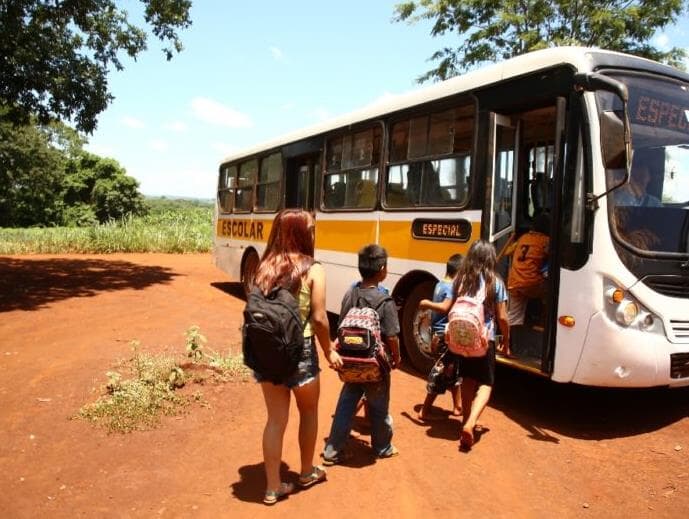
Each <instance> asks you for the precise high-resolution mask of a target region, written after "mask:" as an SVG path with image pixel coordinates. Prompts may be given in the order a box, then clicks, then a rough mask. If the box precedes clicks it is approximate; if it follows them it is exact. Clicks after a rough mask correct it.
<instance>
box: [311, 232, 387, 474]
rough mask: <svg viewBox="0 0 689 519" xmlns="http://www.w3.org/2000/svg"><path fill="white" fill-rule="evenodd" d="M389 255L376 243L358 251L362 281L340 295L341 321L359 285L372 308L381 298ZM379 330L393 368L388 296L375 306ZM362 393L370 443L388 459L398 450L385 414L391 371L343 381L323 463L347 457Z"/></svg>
mask: <svg viewBox="0 0 689 519" xmlns="http://www.w3.org/2000/svg"><path fill="white" fill-rule="evenodd" d="M387 262H388V254H387V252H386V250H385V249H384V248H383V247H381V246H379V245H374V244H371V245H367V246H365V247H364V248H363V249H361V250H360V251H359V274H361V281H360V282H359V283H357V285H355V287H352V288H350V289H349V291H348V292H347V293H346V294H345V296H344V297H343V298H342V307H341V309H340V320H342V319H343V318H344V316H345V315H346V314H347V312H348V311H349V309H350V308H352V307H353V306H354V305H355V304H356V301H354V300H353V299H354V297H353V292H354V288H358V294H359V297H361V298H363V299H364V300H366V301H367V302H368V303H369V304H370V305H371V306H372V307H374V306H375V303H377V302H378V301H379V300H380V291H379V288H378V283H380V282H381V281H383V280H384V279H385V277H386V276H387V273H388V270H387ZM378 316H379V317H380V330H381V335H382V338H383V342H384V343H385V346H386V349H387V353H388V355H389V356H390V357H391V362H390V364H391V366H392V368H393V369H394V368H397V367H399V365H400V348H399V341H398V338H397V335H398V334H399V332H400V325H399V320H398V318H397V308H396V306H395V303H394V301H392V300H391V299H388V300H387V301H385V302H384V303H382V305H380V307H379V308H378ZM362 396H365V397H366V402H367V406H368V411H369V419H370V421H371V446H372V447H373V450H374V451H375V453H376V455H377V456H378V457H380V458H390V457H392V456H395V455H397V454H398V453H399V452H398V451H397V449H396V448H395V446H394V445H392V442H391V441H392V417H391V416H390V414H389V413H388V407H389V405H390V373H386V374H384V375H383V379H382V380H381V381H380V382H370V383H352V382H345V383H344V385H343V386H342V391H341V392H340V398H339V399H338V401H337V407H336V408H335V416H334V418H333V423H332V426H331V428H330V435H329V436H328V439H327V441H326V443H325V448H324V449H323V465H335V464H337V463H341V462H342V461H343V460H345V459H347V458H348V457H349V456H347V455H346V453H345V450H344V448H345V443H346V442H347V439H348V438H349V433H350V431H351V429H352V419H353V418H354V414H355V413H356V409H357V404H358V403H359V400H360V399H361V397H362Z"/></svg>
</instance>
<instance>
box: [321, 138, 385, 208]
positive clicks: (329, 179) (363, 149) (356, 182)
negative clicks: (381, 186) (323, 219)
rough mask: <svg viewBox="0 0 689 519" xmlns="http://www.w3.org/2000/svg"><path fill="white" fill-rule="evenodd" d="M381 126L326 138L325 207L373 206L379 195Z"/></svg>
mask: <svg viewBox="0 0 689 519" xmlns="http://www.w3.org/2000/svg"><path fill="white" fill-rule="evenodd" d="M381 133H382V132H381V128H380V127H379V126H375V127H373V128H368V129H366V130H362V131H357V132H352V133H349V134H346V135H342V136H338V137H335V138H332V139H328V142H327V147H326V168H327V169H326V171H325V174H324V176H323V208H324V209H332V210H339V209H373V208H375V206H376V202H377V199H378V164H379V162H380V154H381V146H382V138H381Z"/></svg>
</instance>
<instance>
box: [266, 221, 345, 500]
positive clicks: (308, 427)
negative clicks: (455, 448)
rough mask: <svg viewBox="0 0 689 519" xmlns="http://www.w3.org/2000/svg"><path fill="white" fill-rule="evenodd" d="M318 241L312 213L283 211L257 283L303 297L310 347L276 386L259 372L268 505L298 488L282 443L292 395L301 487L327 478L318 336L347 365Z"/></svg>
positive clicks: (329, 354) (334, 363) (332, 359)
mask: <svg viewBox="0 0 689 519" xmlns="http://www.w3.org/2000/svg"><path fill="white" fill-rule="evenodd" d="M314 239H315V221H314V219H313V216H311V214H310V213H308V212H306V211H303V210H301V209H284V210H282V211H280V213H278V215H277V216H276V217H275V220H274V222H273V227H272V229H271V231H270V236H269V237H268V243H267V245H266V250H265V252H264V253H263V257H262V258H261V261H260V263H259V265H258V269H257V271H256V276H255V278H254V284H255V285H256V286H257V287H258V288H259V289H260V290H261V291H262V292H263V293H264V294H268V293H269V292H270V291H271V290H272V289H273V288H274V287H276V286H282V287H285V288H287V289H288V290H290V291H291V292H292V294H294V296H295V297H297V299H298V301H299V311H300V314H301V318H302V321H303V322H304V350H303V352H302V357H301V359H300V361H299V365H298V367H297V369H296V371H295V372H294V374H293V375H292V376H290V377H289V378H288V379H287V380H286V381H285V383H284V384H273V383H272V382H269V381H266V380H262V379H261V377H260V375H258V374H257V373H256V374H255V376H256V379H257V380H258V382H259V383H260V384H261V389H262V391H263V397H264V400H265V403H266V409H267V411H268V419H267V422H266V425H265V428H264V430H263V461H264V464H265V471H266V480H267V486H266V492H265V496H264V499H263V502H264V503H265V504H267V505H272V504H274V503H276V502H277V501H278V500H279V499H281V498H283V497H285V496H287V495H288V494H290V493H292V492H293V491H294V484H292V483H286V482H281V481H280V464H281V463H282V442H283V438H284V434H285V429H286V427H287V420H288V417H289V407H290V395H291V394H292V393H294V397H295V399H296V401H297V407H298V409H299V449H300V452H301V471H300V476H299V485H300V486H301V487H302V488H306V487H310V486H311V485H314V484H316V483H319V482H321V481H324V480H325V477H326V474H325V469H323V468H322V467H320V466H315V465H314V464H313V458H314V453H315V450H316V439H317V435H318V398H319V395H320V381H319V372H320V367H319V366H318V353H317V352H316V345H315V341H314V339H313V337H314V335H315V336H316V337H317V338H318V343H319V344H320V346H321V349H322V350H323V354H324V355H325V358H326V359H327V360H328V363H329V364H330V366H331V367H334V368H337V367H341V366H342V360H341V359H340V356H339V355H338V354H337V352H336V351H335V348H334V346H333V343H332V342H331V340H330V328H329V325H328V316H327V313H326V310H325V271H324V270H323V267H322V266H321V265H320V263H317V262H315V261H314V258H313V251H314Z"/></svg>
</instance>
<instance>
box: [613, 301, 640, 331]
mask: <svg viewBox="0 0 689 519" xmlns="http://www.w3.org/2000/svg"><path fill="white" fill-rule="evenodd" d="M638 315H639V307H638V306H637V304H636V303H635V302H634V301H631V300H629V299H623V300H622V301H621V302H620V304H619V305H617V310H616V311H615V317H616V318H617V322H618V323H620V324H623V325H624V326H629V325H630V324H632V323H633V322H634V320H635V319H636V317H637V316H638Z"/></svg>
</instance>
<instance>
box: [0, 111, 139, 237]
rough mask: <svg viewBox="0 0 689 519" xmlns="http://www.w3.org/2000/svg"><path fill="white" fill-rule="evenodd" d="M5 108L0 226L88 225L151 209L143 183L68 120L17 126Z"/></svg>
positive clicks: (0, 134)
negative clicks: (89, 147)
mask: <svg viewBox="0 0 689 519" xmlns="http://www.w3.org/2000/svg"><path fill="white" fill-rule="evenodd" d="M2 111H3V109H2V108H0V227H32V226H58V225H66V226H85V225H94V224H97V223H103V222H106V221H108V220H112V219H117V218H121V217H122V216H125V215H127V214H134V215H136V214H143V213H145V211H146V207H145V205H144V199H143V196H142V195H141V194H140V193H139V183H138V182H137V181H136V179H134V178H132V177H130V176H127V174H126V172H125V170H124V168H123V167H122V166H120V165H119V164H118V163H117V162H116V161H115V160H113V159H106V158H102V157H98V156H96V155H93V154H91V153H88V152H87V151H85V150H84V149H83V145H84V142H85V141H84V139H83V138H81V137H80V136H79V135H78V134H77V132H76V131H74V130H73V129H72V128H69V127H68V126H66V125H64V124H62V123H51V124H49V125H39V124H35V122H34V121H31V122H30V123H29V124H25V125H17V124H14V123H11V122H8V121H6V120H3V117H2V115H3V114H2Z"/></svg>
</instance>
